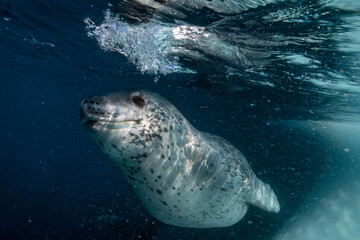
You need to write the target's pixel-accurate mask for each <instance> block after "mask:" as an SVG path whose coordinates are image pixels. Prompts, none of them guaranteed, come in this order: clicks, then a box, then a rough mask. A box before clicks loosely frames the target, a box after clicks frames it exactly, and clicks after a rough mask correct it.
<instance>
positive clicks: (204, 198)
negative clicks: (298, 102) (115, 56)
mask: <svg viewBox="0 0 360 240" xmlns="http://www.w3.org/2000/svg"><path fill="white" fill-rule="evenodd" d="M81 118H82V122H83V125H84V126H85V127H86V129H87V130H88V131H89V133H90V135H91V136H92V137H93V138H94V140H95V141H96V142H97V143H98V145H99V146H100V148H101V149H102V151H103V152H104V153H105V154H106V155H108V156H109V157H110V158H111V159H112V160H113V161H114V163H115V164H116V165H117V166H118V167H119V168H120V169H121V170H122V172H123V174H124V175H125V176H126V177H127V179H128V182H129V183H130V185H131V186H132V187H133V189H134V190H135V192H136V193H137V195H138V197H139V198H140V199H141V201H142V203H143V204H144V205H145V207H146V209H147V210H148V211H149V213H150V214H151V215H152V216H154V217H155V218H157V219H158V220H160V221H162V222H165V223H167V224H171V225H175V226H182V227H196V228H208V227H226V226H230V225H233V224H235V223H237V222H238V221H239V220H240V219H241V218H242V217H243V216H244V215H245V213H246V211H247V208H248V204H252V205H255V206H258V207H260V208H262V209H264V210H267V211H272V212H278V211H279V210H280V206H279V203H278V201H277V198H276V196H275V194H274V192H273V191H272V190H271V188H270V186H269V185H267V184H264V183H263V182H262V181H261V180H259V179H258V178H257V177H256V176H255V174H254V173H253V172H252V170H251V168H250V166H249V164H248V163H247V161H246V159H245V157H244V156H243V155H242V154H241V152H240V151H239V150H238V149H236V148H235V147H234V146H233V145H231V144H230V143H229V142H227V141H225V140H224V139H222V138H220V137H217V136H214V135H211V134H208V133H204V132H200V131H198V130H196V129H195V128H194V127H193V126H192V125H191V124H190V123H189V122H188V121H187V120H186V119H185V118H184V117H183V116H182V114H181V113H180V112H179V111H178V110H177V109H176V108H175V107H174V106H173V105H172V104H171V103H170V102H168V101H167V100H166V99H164V98H162V97H161V96H159V95H157V94H154V93H149V92H145V91H135V92H127V93H112V94H109V95H105V96H100V97H92V98H89V99H86V100H84V101H83V103H82V105H81Z"/></svg>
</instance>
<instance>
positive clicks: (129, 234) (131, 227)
mask: <svg viewBox="0 0 360 240" xmlns="http://www.w3.org/2000/svg"><path fill="white" fill-rule="evenodd" d="M98 221H99V222H100V223H101V224H102V225H104V224H105V225H106V226H107V227H110V229H111V230H112V232H113V234H114V235H115V236H114V239H142V240H150V239H153V237H155V236H156V235H157V233H158V232H159V230H160V229H161V228H163V226H165V224H164V223H162V222H160V221H158V220H156V219H155V218H152V217H147V218H141V219H138V220H128V219H124V218H122V217H119V216H115V215H103V216H100V217H98Z"/></svg>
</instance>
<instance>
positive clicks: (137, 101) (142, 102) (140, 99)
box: [131, 96, 145, 107]
mask: <svg viewBox="0 0 360 240" xmlns="http://www.w3.org/2000/svg"><path fill="white" fill-rule="evenodd" d="M131 101H132V102H133V103H134V104H135V105H136V106H138V107H142V106H144V105H145V99H144V98H143V97H140V96H134V97H133V98H132V99H131Z"/></svg>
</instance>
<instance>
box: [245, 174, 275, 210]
mask: <svg viewBox="0 0 360 240" xmlns="http://www.w3.org/2000/svg"><path fill="white" fill-rule="evenodd" d="M247 202H248V203H249V204H251V205H254V206H256V207H259V208H261V209H263V210H265V211H268V212H274V213H278V212H279V211H280V204H279V202H278V200H277V197H276V196H275V193H274V191H273V190H272V189H271V187H270V185H269V184H266V183H264V182H262V181H261V180H260V179H258V178H257V177H255V179H254V185H253V188H252V191H250V192H249V195H248V197H247Z"/></svg>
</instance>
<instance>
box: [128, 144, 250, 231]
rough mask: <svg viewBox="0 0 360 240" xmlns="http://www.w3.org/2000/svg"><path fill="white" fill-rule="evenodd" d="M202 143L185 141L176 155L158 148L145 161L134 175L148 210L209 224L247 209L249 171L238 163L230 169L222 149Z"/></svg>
mask: <svg viewBox="0 0 360 240" xmlns="http://www.w3.org/2000/svg"><path fill="white" fill-rule="evenodd" d="M202 144H205V143H202ZM203 149H204V151H202V153H199V151H196V152H194V151H191V150H189V149H188V148H186V147H185V148H184V149H182V150H183V151H182V152H181V151H179V152H178V153H177V155H174V154H171V151H169V152H168V154H166V153H165V154H164V152H161V153H155V154H154V155H152V156H150V157H148V159H147V161H146V162H144V164H143V165H142V166H141V171H139V175H137V176H136V177H134V176H133V177H132V179H133V180H131V179H130V181H129V182H130V183H131V185H132V186H133V188H134V189H135V191H136V192H137V195H138V196H139V198H140V199H141V201H142V202H143V204H144V205H145V206H146V208H147V210H148V211H149V212H150V213H151V214H152V215H153V216H154V217H155V218H157V219H158V220H160V221H162V222H165V223H167V224H171V225H175V226H182V227H196V228H209V227H225V226H230V225H233V224H235V223H236V222H238V221H239V220H240V219H241V218H242V217H243V216H244V215H245V213H246V211H247V208H248V204H247V203H246V202H245V201H246V200H245V195H246V194H247V191H248V188H249V186H248V184H247V181H248V180H249V178H250V177H251V174H249V173H250V172H249V173H240V172H238V169H236V167H233V168H234V169H232V170H229V164H228V162H225V161H223V160H221V157H222V156H221V154H219V153H218V152H217V151H214V150H213V149H210V148H205V147H204V148H203ZM152 158H161V159H162V160H161V161H159V159H156V161H155V159H152ZM154 162H157V163H158V164H154ZM149 163H152V164H149ZM140 173H141V176H140ZM139 180H140V181H139ZM141 180H142V181H141Z"/></svg>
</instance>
